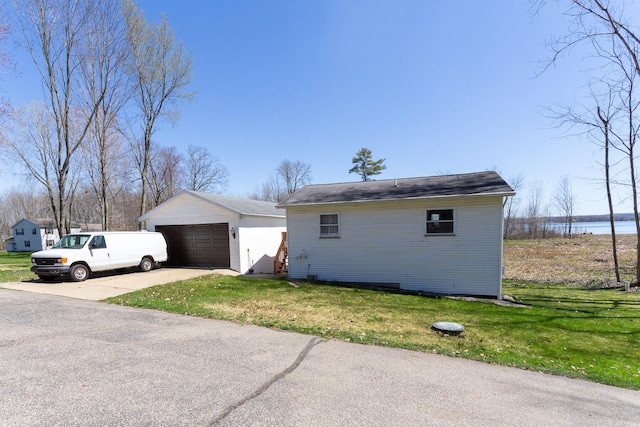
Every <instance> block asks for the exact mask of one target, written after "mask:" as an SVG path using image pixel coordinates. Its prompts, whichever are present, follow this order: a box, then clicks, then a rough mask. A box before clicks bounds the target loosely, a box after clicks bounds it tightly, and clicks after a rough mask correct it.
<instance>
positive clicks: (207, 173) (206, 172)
mask: <svg viewBox="0 0 640 427" xmlns="http://www.w3.org/2000/svg"><path fill="white" fill-rule="evenodd" d="M185 166H186V175H187V182H186V185H185V186H186V188H187V190H193V191H209V192H211V191H214V190H216V189H219V190H224V189H225V188H226V187H227V185H228V183H229V171H228V170H227V168H226V167H225V166H224V165H223V164H221V163H220V160H219V159H218V158H217V157H213V156H211V153H210V152H209V150H208V149H207V147H201V146H196V145H189V147H188V148H187V158H186V165H185Z"/></svg>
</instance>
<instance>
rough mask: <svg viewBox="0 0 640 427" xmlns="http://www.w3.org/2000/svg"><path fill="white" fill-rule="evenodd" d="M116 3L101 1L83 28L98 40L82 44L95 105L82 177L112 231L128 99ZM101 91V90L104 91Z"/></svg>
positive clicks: (124, 45) (126, 52)
mask: <svg viewBox="0 0 640 427" xmlns="http://www.w3.org/2000/svg"><path fill="white" fill-rule="evenodd" d="M120 6H121V1H120V0H101V1H100V7H97V8H96V9H95V11H94V13H92V14H91V15H90V16H89V17H88V22H87V23H86V25H87V27H88V30H89V31H90V32H91V33H92V34H97V35H99V36H98V37H90V38H88V39H86V40H83V41H82V42H81V43H82V44H83V45H84V48H83V50H84V51H86V52H87V55H86V57H85V60H84V61H82V63H81V64H80V65H81V69H82V73H83V77H84V78H83V79H82V82H83V84H84V89H85V91H86V93H87V96H88V97H89V99H90V100H91V102H92V103H97V104H98V108H97V110H96V113H95V116H94V120H93V122H92V125H91V127H90V128H89V134H88V138H87V143H86V144H84V149H83V150H82V152H83V158H84V161H85V165H86V169H85V173H86V175H87V176H88V177H89V181H90V182H91V187H92V190H93V192H94V193H95V195H96V198H97V201H98V204H99V207H100V222H101V225H102V229H103V230H109V229H110V228H111V225H110V223H111V203H112V199H113V198H114V197H115V196H116V195H117V194H118V193H119V192H120V190H121V188H120V184H121V180H120V178H121V176H122V175H121V173H120V171H121V170H122V167H123V166H122V165H123V159H124V158H125V156H124V152H123V150H122V142H123V138H122V136H121V134H120V132H119V121H120V115H121V113H122V111H123V109H124V107H125V105H126V104H127V102H128V101H129V100H130V99H131V96H130V94H131V91H130V87H131V86H130V84H129V83H130V82H129V80H130V79H129V77H130V76H129V75H128V74H127V73H126V71H127V70H126V68H125V66H126V63H127V59H128V55H129V53H130V52H129V49H128V45H127V43H126V34H127V33H126V26H125V22H124V19H123V16H122V13H118V12H120ZM103 88H104V89H105V90H103Z"/></svg>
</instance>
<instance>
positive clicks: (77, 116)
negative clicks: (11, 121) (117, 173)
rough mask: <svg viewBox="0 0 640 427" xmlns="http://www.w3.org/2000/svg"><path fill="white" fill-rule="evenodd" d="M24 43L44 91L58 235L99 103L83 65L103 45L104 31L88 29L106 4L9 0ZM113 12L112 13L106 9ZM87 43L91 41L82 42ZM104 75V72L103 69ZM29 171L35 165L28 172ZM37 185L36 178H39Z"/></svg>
mask: <svg viewBox="0 0 640 427" xmlns="http://www.w3.org/2000/svg"><path fill="white" fill-rule="evenodd" d="M14 4H15V9H16V15H17V17H18V22H19V25H20V28H21V30H22V34H23V36H24V37H23V41H24V45H25V46H26V48H27V49H28V51H29V53H30V55H31V58H32V59H33V62H34V64H35V66H36V69H37V71H38V73H39V75H40V79H41V81H42V85H43V88H44V90H45V96H46V103H47V105H48V107H47V110H48V114H49V115H50V117H51V119H52V121H53V129H54V144H53V147H55V152H53V153H49V155H50V156H51V159H52V160H53V161H52V162H51V163H50V165H51V169H50V170H49V171H43V170H40V171H37V172H38V174H39V175H46V174H52V175H53V176H54V179H51V180H49V181H50V182H51V183H53V184H55V186H56V188H55V189H48V192H49V197H50V201H49V203H50V205H51V208H52V211H53V214H54V220H55V223H56V227H57V228H58V230H59V232H60V234H61V235H63V234H66V233H68V232H69V230H70V225H71V224H70V211H71V203H72V200H73V198H72V197H71V196H72V194H71V188H72V186H71V185H70V174H71V173H72V171H73V162H74V161H75V157H76V153H77V152H78V149H79V148H80V147H81V145H82V144H83V143H84V142H85V139H86V137H87V134H88V133H89V130H90V127H91V125H92V123H93V120H94V118H95V116H96V113H97V111H98V109H99V108H100V104H101V103H102V101H103V98H104V96H105V93H106V91H107V86H106V85H105V84H102V85H97V86H96V87H95V93H93V94H91V95H88V94H87V92H86V90H84V89H85V88H86V84H85V83H86V82H85V78H86V75H85V74H84V73H83V63H84V62H85V61H86V60H87V58H88V57H89V56H90V55H91V52H89V51H88V49H90V47H91V45H92V44H93V45H100V43H109V39H105V38H104V36H105V33H104V32H101V33H96V32H95V31H94V30H95V28H94V27H93V26H92V25H91V23H92V22H94V21H93V16H95V14H96V13H101V12H105V13H109V11H106V10H103V9H102V8H104V7H106V5H107V3H102V2H91V1H82V0H20V1H19V0H14ZM110 13H117V11H110ZM89 39H93V41H94V43H91V44H90V43H88V42H87V40H89ZM107 71H108V70H107ZM29 170H31V171H35V165H31V167H30V168H29ZM39 181H40V182H42V180H39Z"/></svg>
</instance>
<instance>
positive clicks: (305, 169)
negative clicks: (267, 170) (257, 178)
mask: <svg viewBox="0 0 640 427" xmlns="http://www.w3.org/2000/svg"><path fill="white" fill-rule="evenodd" d="M310 182H311V165H309V164H308V163H304V162H301V161H300V160H296V161H295V162H292V161H290V160H283V161H282V162H280V164H279V165H278V167H277V169H276V171H275V174H274V175H273V176H272V177H271V178H270V179H269V181H267V182H264V183H263V184H262V185H261V186H260V187H259V188H257V189H256V190H255V191H254V193H253V194H251V195H250V196H249V197H250V198H252V199H256V200H265V201H268V202H273V203H280V202H281V201H283V200H284V199H286V198H287V197H289V196H290V195H291V194H293V193H294V192H295V191H296V190H298V189H299V188H302V187H303V186H304V185H306V184H309V183H310Z"/></svg>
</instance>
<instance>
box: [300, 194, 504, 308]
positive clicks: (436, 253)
mask: <svg viewBox="0 0 640 427" xmlns="http://www.w3.org/2000/svg"><path fill="white" fill-rule="evenodd" d="M433 208H443V209H447V208H452V209H454V210H455V235H453V236H451V235H449V236H447V235H441V236H438V235H429V236H425V227H426V210H427V209H433ZM321 213H338V215H339V221H340V237H339V238H322V239H321V238H319V235H320V227H319V215H320V214H321ZM287 229H288V239H289V276H290V277H291V278H305V277H307V275H316V276H317V278H318V280H323V281H344V282H368V283H386V284H396V285H399V286H400V287H401V288H402V289H409V290H421V291H425V292H434V293H442V294H472V295H491V296H497V297H499V296H500V293H501V275H502V197H471V198H448V199H437V200H429V201H425V200H416V201H395V202H371V203H358V204H340V205H331V206H325V207H321V206H315V207H289V208H287ZM305 256H306V258H305Z"/></svg>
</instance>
